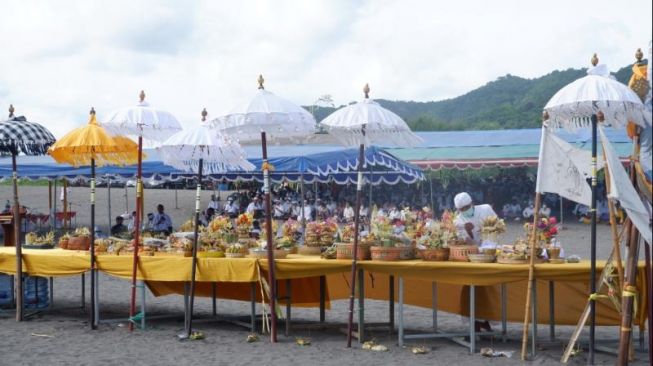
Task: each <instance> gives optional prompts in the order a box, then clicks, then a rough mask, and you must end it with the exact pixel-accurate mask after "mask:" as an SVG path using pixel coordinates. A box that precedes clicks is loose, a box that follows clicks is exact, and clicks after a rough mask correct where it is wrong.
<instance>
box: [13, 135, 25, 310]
mask: <svg viewBox="0 0 653 366" xmlns="http://www.w3.org/2000/svg"><path fill="white" fill-rule="evenodd" d="M16 151H17V149H16V145H15V144H14V146H13V148H12V149H11V168H12V173H13V174H12V182H13V188H14V245H16V277H15V281H16V321H19V322H20V321H23V294H24V292H23V258H22V254H23V251H22V249H23V247H22V245H21V243H20V206H19V203H18V173H17V169H16Z"/></svg>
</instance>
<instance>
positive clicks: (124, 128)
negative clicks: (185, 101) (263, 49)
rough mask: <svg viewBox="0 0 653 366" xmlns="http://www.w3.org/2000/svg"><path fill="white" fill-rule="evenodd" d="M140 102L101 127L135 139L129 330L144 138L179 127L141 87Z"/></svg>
mask: <svg viewBox="0 0 653 366" xmlns="http://www.w3.org/2000/svg"><path fill="white" fill-rule="evenodd" d="M139 98H140V101H139V103H138V104H137V105H135V106H133V107H127V108H123V109H119V110H117V111H114V112H112V113H111V114H109V115H108V117H107V118H106V119H104V121H102V123H101V126H102V127H104V128H105V129H106V130H107V131H109V132H110V133H113V134H115V135H123V136H130V137H136V138H137V140H138V165H137V171H136V218H135V219H134V264H133V268H132V289H131V303H130V307H129V318H130V322H129V330H130V331H131V330H133V329H134V323H133V321H131V319H132V318H133V317H134V312H135V310H136V270H137V268H138V245H139V235H140V229H141V228H140V225H141V216H142V210H143V207H142V201H141V197H142V193H143V181H142V179H141V176H142V165H143V140H145V141H147V142H149V143H151V144H157V143H160V142H161V141H163V140H165V139H166V138H168V137H170V136H171V135H173V134H174V133H175V132H178V131H180V130H181V125H180V124H179V121H177V118H175V116H173V115H172V114H171V113H169V112H166V111H162V110H159V109H155V108H153V107H151V106H150V105H149V104H148V103H146V102H145V92H144V91H142V90H141V93H140V95H139Z"/></svg>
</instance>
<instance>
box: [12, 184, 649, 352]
mask: <svg viewBox="0 0 653 366" xmlns="http://www.w3.org/2000/svg"><path fill="white" fill-rule="evenodd" d="M88 192H89V191H88V189H86V188H73V189H72V193H71V200H72V202H74V203H75V206H73V207H74V210H75V211H78V216H77V225H87V224H88V221H89V218H88V210H87V204H86V202H87V199H88ZM124 192H125V190H124V189H112V206H113V210H112V215H113V216H115V215H117V214H118V213H122V212H124V211H125V198H124ZM133 192H134V190H133V188H130V189H129V207H128V210H129V211H130V210H133ZM211 193H212V192H210V191H207V192H204V193H203V206H204V205H206V203H207V202H208V197H209V195H210V194H211ZM10 195H11V188H10V187H0V199H10V197H11V196H10ZM20 196H21V204H23V205H25V206H27V207H31V208H37V209H39V210H40V211H41V212H47V210H48V208H47V207H48V204H47V188H44V187H21V189H20ZM174 196H175V194H174V191H173V190H147V191H146V195H145V197H146V207H147V208H148V209H147V210H146V212H149V211H154V207H155V205H156V204H157V203H163V204H164V205H165V206H166V211H167V212H168V213H169V214H170V215H171V216H172V219H173V221H174V223H175V225H179V224H181V223H182V222H183V221H185V220H186V219H187V218H188V217H190V215H191V214H192V207H193V204H192V202H193V196H194V191H192V190H183V191H182V190H180V191H178V202H179V206H180V207H181V208H180V209H175V200H174ZM106 197H107V196H106V189H105V188H102V189H99V190H98V208H97V215H98V217H97V220H98V222H99V223H100V224H101V225H103V226H104V227H106V226H107V225H108V217H107V215H108V212H107V211H108V210H107V207H106V203H104V204H103V202H106ZM222 197H223V199H224V197H225V195H224V194H223V195H222ZM566 226H567V229H566V230H563V231H562V233H561V234H560V240H561V243H562V245H563V246H564V247H565V250H566V252H567V254H568V255H569V254H578V255H580V256H581V257H582V258H585V259H586V258H589V231H590V228H589V225H580V224H577V223H567V224H566ZM521 233H522V229H521V224H519V223H511V224H510V225H509V230H508V233H507V234H506V235H505V236H504V238H503V240H504V241H506V242H508V241H510V240H512V239H513V238H515V237H517V236H519V235H521ZM597 248H598V250H597V253H598V258H602V259H605V258H607V256H608V255H609V253H610V250H611V242H610V230H609V226H607V225H604V224H600V225H599V226H598V245H597ZM100 281H101V286H102V287H101V291H102V300H101V304H102V317H103V318H112V317H116V318H121V317H125V316H126V314H127V313H128V308H129V288H130V285H129V282H128V281H124V280H119V279H115V278H112V277H109V276H107V275H104V274H100ZM54 284H55V288H54V291H55V300H54V302H55V304H54V308H53V309H52V310H51V311H47V312H43V313H40V314H37V315H34V316H31V317H29V318H28V319H27V320H26V321H24V322H22V323H17V322H16V321H15V319H14V316H13V315H14V314H13V311H11V310H0V336H1V337H2V341H1V342H2V348H0V349H2V352H0V365H37V364H48V365H72V364H75V365H120V364H128V363H129V364H131V365H188V364H212V365H216V364H217V365H241V364H242V365H245V364H246V365H290V364H305V365H353V364H360V365H398V364H411V365H422V364H424V365H449V364H452V363H455V364H457V365H487V364H490V365H512V364H521V361H520V360H519V349H520V346H521V342H520V339H521V330H522V325H521V324H519V323H509V326H508V336H509V338H510V340H509V342H508V343H501V341H500V339H499V338H495V339H494V340H481V341H480V343H478V344H479V346H480V347H485V346H489V347H493V348H494V349H495V350H507V351H514V354H513V356H512V357H511V358H491V359H490V358H484V357H482V356H480V355H479V354H478V353H477V354H474V355H470V354H469V353H468V349H467V348H464V347H461V346H459V345H456V344H454V343H452V342H450V341H447V340H419V341H410V342H408V343H407V347H404V348H400V347H398V346H397V338H396V334H393V335H389V334H388V332H387V331H380V330H379V331H372V332H368V335H369V337H370V339H371V338H373V339H375V340H376V341H377V342H378V343H380V344H383V345H385V346H387V347H388V348H389V350H388V352H371V351H365V350H362V349H361V347H360V345H358V344H357V343H356V342H354V346H353V347H352V348H351V349H347V348H346V347H345V346H346V336H345V335H344V334H343V333H340V332H338V331H336V330H312V331H308V330H299V329H297V330H293V332H292V334H291V335H290V336H289V337H285V336H284V335H283V326H282V325H281V328H280V330H281V331H280V334H279V343H278V344H270V342H269V337H268V336H266V335H260V338H261V340H260V341H259V342H255V343H247V342H246V337H247V335H248V331H247V330H246V329H244V328H240V327H238V326H235V325H232V324H228V323H223V322H215V321H211V322H208V321H196V322H195V323H194V325H195V327H194V328H195V329H196V330H199V331H201V332H203V333H204V334H205V336H206V338H205V339H204V340H199V341H179V340H178V339H177V334H179V333H180V332H181V331H182V330H183V318H182V317H183V298H182V297H181V296H174V295H173V296H165V297H159V298H155V297H153V296H152V295H151V294H148V296H147V305H148V306H147V310H148V316H152V315H162V314H173V315H178V316H177V317H176V318H174V319H167V320H153V321H151V322H150V323H148V328H147V329H146V330H135V331H134V332H132V333H130V332H128V331H127V327H126V325H125V324H124V323H114V324H101V325H100V327H99V329H98V330H97V331H91V330H90V327H89V325H88V314H87V312H84V311H82V310H81V309H80V277H79V276H75V277H67V278H56V279H55V281H54ZM88 284H89V278H88V276H87V280H86V286H87V289H86V296H87V298H88V294H89V289H88ZM347 306H348V303H347V301H334V302H332V309H331V310H328V311H327V316H326V319H327V322H334V323H344V322H346V319H347ZM387 306H388V305H387V303H386V302H384V301H374V300H366V303H365V310H366V319H365V320H366V322H382V321H386V320H387ZM87 308H88V301H87ZM258 308H259V309H260V305H259V307H258ZM248 311H249V304H248V303H245V302H239V301H231V300H219V301H218V313H219V314H223V315H243V316H246V315H248ZM28 313H29V311H28ZM195 313H196V316H198V317H199V318H208V317H209V316H210V314H211V302H210V300H209V299H205V298H198V299H197V300H196V312H195ZM318 318H319V314H318V309H302V308H296V309H293V319H294V320H295V321H298V322H299V321H302V320H317V319H318ZM404 318H405V321H406V324H407V326H408V328H410V329H417V330H419V329H423V330H424V329H427V328H428V327H429V326H430V324H431V312H430V310H429V309H423V308H418V307H413V306H408V307H407V310H406V311H405V314H404ZM438 324H439V327H440V328H441V329H442V330H451V331H461V330H465V329H467V319H466V318H463V317H461V316H459V315H452V314H447V313H444V312H440V313H439V321H438ZM258 327H259V328H260V323H259V324H258ZM493 327H494V328H498V327H499V324H498V323H496V322H494V323H493ZM572 330H573V327H570V326H558V327H556V337H557V339H558V340H561V341H562V342H561V343H559V344H555V345H543V346H541V347H540V349H539V350H538V354H537V357H536V358H535V359H534V360H533V361H532V362H530V363H531V364H534V365H548V364H557V363H558V360H559V359H560V356H561V354H562V348H563V345H562V343H564V344H566V342H567V340H568V339H569V336H570V334H571V332H572ZM538 331H539V333H538V334H539V337H540V339H541V340H548V338H549V331H548V326H546V325H540V326H539V327H538ZM583 335H584V336H586V335H587V330H585V331H584V333H583ZM638 335H639V334H638V332H637V331H636V332H635V337H637V336H638ZM296 337H308V338H310V339H311V340H312V345H310V346H304V347H301V346H298V345H296V344H295V338H296ZM617 337H618V328H617V327H598V328H597V339H603V340H605V339H616V338H617ZM416 345H423V346H426V347H428V348H429V349H430V353H428V354H426V355H414V354H412V352H411V347H412V346H416ZM611 346H614V343H612V344H611ZM636 357H637V359H636V361H635V362H633V363H632V364H635V365H646V364H649V361H648V357H647V355H646V354H644V353H640V352H638V353H637V354H636ZM614 362H615V357H614V356H613V355H607V354H602V353H597V355H596V363H597V364H614ZM586 363H587V351H583V352H581V353H580V354H579V355H578V356H576V357H574V358H573V359H572V360H571V361H570V364H571V365H581V364H586Z"/></svg>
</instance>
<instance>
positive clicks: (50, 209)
mask: <svg viewBox="0 0 653 366" xmlns="http://www.w3.org/2000/svg"><path fill="white" fill-rule="evenodd" d="M48 213H49V215H50V231H52V179H48Z"/></svg>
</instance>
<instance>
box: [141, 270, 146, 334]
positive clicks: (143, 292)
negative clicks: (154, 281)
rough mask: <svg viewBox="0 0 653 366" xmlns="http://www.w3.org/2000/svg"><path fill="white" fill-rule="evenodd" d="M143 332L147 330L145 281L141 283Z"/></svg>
mask: <svg viewBox="0 0 653 366" xmlns="http://www.w3.org/2000/svg"><path fill="white" fill-rule="evenodd" d="M141 330H145V281H141Z"/></svg>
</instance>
